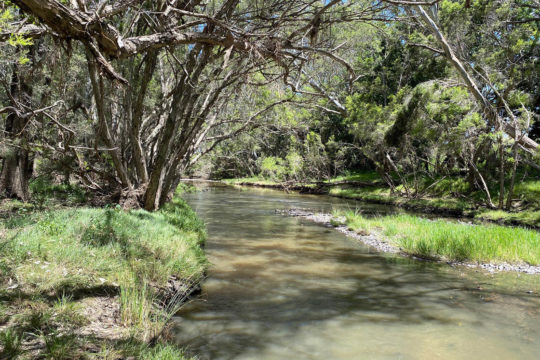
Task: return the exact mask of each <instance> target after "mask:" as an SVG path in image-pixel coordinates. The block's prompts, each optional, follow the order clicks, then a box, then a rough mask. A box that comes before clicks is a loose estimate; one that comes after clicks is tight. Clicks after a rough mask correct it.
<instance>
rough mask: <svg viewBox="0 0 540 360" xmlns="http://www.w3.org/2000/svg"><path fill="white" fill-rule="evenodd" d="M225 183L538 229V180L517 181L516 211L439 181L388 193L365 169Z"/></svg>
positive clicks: (539, 220) (235, 180)
mask: <svg viewBox="0 0 540 360" xmlns="http://www.w3.org/2000/svg"><path fill="white" fill-rule="evenodd" d="M222 181H223V182H224V183H226V184H229V185H238V186H254V187H263V188H273V189H279V190H285V191H298V192H300V193H308V194H317V195H329V196H334V197H338V198H343V199H353V200H360V201H364V202H368V203H373V204H381V205H390V206H396V207H400V208H403V209H407V210H412V211H416V212H422V213H428V214H438V215H444V216H452V217H463V218H470V219H474V220H477V221H484V222H491V223H495V224H499V225H510V226H525V227H529V228H534V229H537V230H538V229H540V203H539V201H540V200H539V198H538V197H539V196H540V193H539V188H540V182H538V181H536V182H534V181H533V182H531V183H530V184H525V183H524V184H520V186H518V187H517V189H516V198H518V199H519V198H522V199H523V200H520V203H521V204H522V205H521V206H520V207H519V211H512V212H510V211H503V210H490V209H488V208H486V207H485V206H482V205H481V204H480V203H479V202H478V201H477V199H474V198H465V197H462V196H455V194H454V193H453V192H452V191H449V190H447V189H441V188H443V186H442V185H439V184H438V186H439V188H437V186H435V187H434V189H432V190H439V191H435V193H433V194H430V195H425V196H423V197H420V198H412V199H411V198H406V197H402V196H397V195H393V194H391V192H390V190H389V189H388V187H387V186H385V185H384V184H382V183H381V181H380V180H379V179H378V178H377V174H374V173H366V174H356V175H351V176H342V177H338V178H334V179H331V180H327V181H318V182H310V183H297V182H276V181H273V180H269V179H264V178H257V177H252V178H239V179H224V180H222Z"/></svg>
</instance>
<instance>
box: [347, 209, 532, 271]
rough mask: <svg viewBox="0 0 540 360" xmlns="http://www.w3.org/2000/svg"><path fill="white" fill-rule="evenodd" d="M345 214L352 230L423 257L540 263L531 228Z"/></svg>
mask: <svg viewBox="0 0 540 360" xmlns="http://www.w3.org/2000/svg"><path fill="white" fill-rule="evenodd" d="M345 218H346V223H347V225H348V226H349V227H350V228H351V229H353V230H355V231H362V232H365V231H370V232H377V233H380V234H381V235H383V236H385V237H387V238H388V239H389V240H390V241H391V242H393V243H394V244H395V245H396V246H399V247H401V248H402V249H403V250H404V251H406V252H408V253H411V254H415V255H419V256H422V257H426V258H445V259H449V260H458V261H482V262H486V261H494V262H510V263H523V262H525V263H528V264H531V265H538V264H540V233H538V232H536V231H534V230H528V229H524V228H511V227H504V226H499V225H472V224H464V223H457V222H452V221H447V220H429V219H425V218H421V217H418V216H413V215H392V216H384V217H375V218H366V217H363V216H362V215H360V214H357V213H354V212H348V213H346V214H345Z"/></svg>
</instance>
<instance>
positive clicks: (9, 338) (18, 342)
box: [0, 329, 22, 359]
mask: <svg viewBox="0 0 540 360" xmlns="http://www.w3.org/2000/svg"><path fill="white" fill-rule="evenodd" d="M0 345H1V347H2V350H1V351H0V359H15V358H17V356H19V355H21V354H22V336H21V334H20V333H19V332H17V331H15V330H13V329H7V330H5V331H3V332H0Z"/></svg>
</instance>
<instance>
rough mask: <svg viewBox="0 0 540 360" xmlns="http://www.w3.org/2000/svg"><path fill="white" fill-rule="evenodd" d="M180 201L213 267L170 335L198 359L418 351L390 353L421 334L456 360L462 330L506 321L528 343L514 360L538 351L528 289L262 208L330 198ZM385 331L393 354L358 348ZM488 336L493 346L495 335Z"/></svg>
mask: <svg viewBox="0 0 540 360" xmlns="http://www.w3.org/2000/svg"><path fill="white" fill-rule="evenodd" d="M188 201H189V202H190V203H191V204H192V205H193V206H194V208H195V209H196V211H198V212H199V214H200V215H201V216H202V217H203V218H204V219H205V220H206V221H207V223H208V228H209V241H208V247H207V250H208V256H209V259H210V261H211V262H212V263H213V267H212V269H211V271H210V274H209V278H208V280H207V282H206V283H205V284H204V285H203V296H202V298H201V299H200V300H197V301H194V302H192V303H191V304H189V305H187V306H186V307H185V308H184V309H183V310H182V312H181V313H180V318H179V320H178V322H177V339H178V341H179V343H180V344H182V345H183V346H185V347H186V349H187V351H188V352H189V353H193V354H197V355H198V356H199V357H200V358H201V359H237V358H261V359H262V358H272V359H273V358H276V359H277V358H280V357H282V358H283V357H285V358H307V359H316V358H325V357H330V358H336V359H337V358H343V359H346V358H349V359H352V358H357V357H355V356H352V355H347V354H362V351H364V354H369V355H371V356H370V358H379V357H380V358H384V356H389V357H390V358H396V357H398V358H422V357H424V358H429V357H430V355H427V354H426V355H424V356H420V355H419V352H418V351H419V350H418V349H417V350H414V351H413V350H411V349H402V348H403V347H404V344H406V343H407V342H408V341H411V340H413V341H414V340H416V339H420V338H421V337H422V338H423V337H425V336H432V339H431V340H430V341H431V343H432V344H433V346H437V344H438V343H442V342H444V343H445V346H447V345H448V346H447V347H446V348H442V350H444V351H447V352H448V353H447V356H442V357H439V358H460V353H459V352H456V351H454V352H452V347H451V346H453V345H452V344H454V345H455V344H458V345H460V344H466V345H463V346H464V347H466V346H472V347H473V348H474V346H475V345H474V344H472V345H470V344H468V343H467V341H468V339H466V338H464V337H467V336H470V335H474V334H476V332H480V331H483V330H485V328H490V327H493V326H497V327H500V328H505V327H506V328H508V327H511V331H510V332H509V333H511V334H513V336H514V339H510V340H511V341H514V340H517V341H519V345H520V346H521V347H527V346H529V347H530V349H525V351H524V353H523V354H522V355H523V356H522V357H521V358H527V355H528V354H534V351H536V350H539V347H538V344H535V340H534V339H535V337H537V336H538V334H539V332H538V331H539V330H540V329H539V326H538V325H537V324H536V322H535V320H534V319H535V318H536V319H537V318H538V312H539V304H540V298H539V297H538V296H537V295H531V294H527V293H526V292H525V291H520V292H518V293H516V290H515V288H514V287H512V286H510V287H508V286H492V285H491V283H492V282H493V278H492V277H489V276H486V275H483V274H474V273H472V274H470V273H463V272H462V271H460V270H456V269H452V268H450V267H448V266H446V265H440V264H433V263H429V262H421V261H415V260H411V259H404V258H399V257H395V256H384V255H381V254H378V253H376V252H373V251H372V250H371V249H370V248H368V247H365V246H363V245H361V244H358V243H356V242H354V241H352V240H350V239H347V238H345V237H344V236H343V235H341V234H340V233H338V232H336V231H333V230H331V229H326V228H324V227H323V226H320V225H316V224H311V223H308V222H306V221H303V220H299V219H294V218H286V217H282V216H280V215H276V214H275V213H274V209H275V208H286V207H298V206H299V205H300V206H303V207H315V208H317V209H319V210H329V208H330V207H332V206H343V204H342V203H339V202H336V201H334V200H329V199H328V198H322V199H314V198H309V197H308V198H301V197H295V196H286V195H283V194H280V193H276V194H274V193H272V196H268V195H265V193H261V192H256V191H253V192H238V191H234V190H228V189H225V190H223V189H221V190H216V191H214V192H204V193H199V194H192V195H191V196H190V198H189V199H188ZM345 206H351V205H350V204H345ZM370 210H373V209H370ZM329 230H330V231H329ZM527 285H528V284H527ZM536 285H538V283H537V282H536ZM539 288H540V287H539ZM504 311H506V313H504ZM535 324H536V325H535ZM456 329H460V330H459V331H461V333H458V334H457V335H456V332H457V330H456ZM394 331H403V332H404V336H403V339H402V340H401V341H403V344H399V341H398V344H396V346H397V347H400V346H401V348H399V350H395V351H394V350H392V351H394V352H390V353H388V352H384V351H383V350H382V349H381V352H380V353H377V354H374V353H373V350H370V352H368V353H366V352H365V351H367V350H366V348H369V347H370V346H374V348H375V349H376V351H378V350H377V344H382V345H385V346H387V342H388V340H384V339H385V337H388V336H392V334H393V332H394ZM445 332H448V335H446V334H445ZM450 332H452V335H451V337H450V338H451V340H448V339H447V337H448V336H450ZM522 332H526V333H527V334H521V333H522ZM516 333H517V334H518V336H516ZM426 334H428V335H426ZM520 334H521V335H520ZM493 336H494V338H495V343H496V342H497V341H499V340H498V338H497V336H501V337H504V336H506V333H505V332H502V333H501V334H498V333H494V334H493ZM423 340H425V339H424V338H423ZM508 340H509V339H506V341H508ZM477 341H478V342H479V344H478V346H480V347H483V346H484V345H490V344H482V340H480V338H479V340H477ZM446 343H448V344H446ZM408 346H410V344H409V345H408ZM441 346H442V345H441ZM349 348H350V349H349ZM442 350H441V351H442ZM480 350H481V349H479V351H480ZM495 350H496V349H495ZM347 351H350V352H347ZM359 351H360V352H359ZM396 351H398V352H396ZM465 351H469V350H467V349H465ZM473 351H474V349H473ZM511 351H514V350H513V349H512V350H511ZM424 352H425V351H424ZM466 354H467V353H464V354H461V355H466ZM468 354H469V355H470V354H471V353H470V352H469V353H468ZM479 354H485V355H487V354H486V353H482V352H479ZM495 354H497V352H495ZM500 354H505V352H504V351H503V352H500ZM379 355H380V356H379ZM383 355H384V356H383ZM398 355H399V356H398ZM490 356H491V355H490ZM501 356H503V355H501ZM465 358H466V356H465ZM477 358H482V356H480V357H477ZM494 358H497V357H494Z"/></svg>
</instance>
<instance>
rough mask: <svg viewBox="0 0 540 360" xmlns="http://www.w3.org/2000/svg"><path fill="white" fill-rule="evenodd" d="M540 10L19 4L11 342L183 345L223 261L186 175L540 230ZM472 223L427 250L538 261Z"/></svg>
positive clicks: (0, 289) (3, 176)
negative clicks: (208, 252)
mask: <svg viewBox="0 0 540 360" xmlns="http://www.w3.org/2000/svg"><path fill="white" fill-rule="evenodd" d="M538 9H539V6H538V0H470V1H469V0H434V1H427V2H426V1H401V0H380V1H372V0H351V1H340V0H329V1H320V0H271V1H270V0H269V1H252V0H216V1H201V0H190V1H176V0H167V1H165V0H156V1H142V0H141V1H116V2H113V1H107V0H77V1H65V0H40V1H35V0H9V1H1V2H0V50H1V51H0V83H1V86H0V104H1V106H0V201H1V203H0V204H1V205H0V213H1V215H2V217H3V218H2V223H1V225H0V235H1V240H0V241H1V242H0V270H1V272H0V329H1V330H0V331H1V336H0V348H1V351H2V356H4V357H6V356H7V357H15V356H19V357H23V358H24V357H33V356H39V357H43V358H56V359H58V358H70V359H71V358H77V357H80V358H88V357H89V358H92V357H93V358H114V359H116V358H128V357H139V358H149V359H151V358H155V359H159V358H162V359H166V358H177V357H181V355H180V353H179V350H178V349H176V348H175V347H172V346H170V345H167V344H166V342H163V341H164V340H166V339H167V331H166V328H167V327H166V326H165V325H166V324H167V322H168V320H169V318H170V316H171V314H173V313H174V312H175V309H176V305H177V304H178V303H180V302H181V301H180V300H181V299H183V298H184V296H185V295H187V294H189V292H190V291H192V290H193V287H192V286H191V284H193V285H194V286H195V285H196V284H197V282H198V281H199V280H200V278H201V277H202V274H203V273H204V269H205V266H206V263H205V260H204V255H203V252H202V250H201V245H202V242H203V241H204V236H205V235H204V226H203V224H202V222H200V221H199V220H198V219H197V217H196V215H195V214H194V213H193V211H192V210H191V209H190V208H189V207H188V206H187V205H186V204H185V203H184V202H183V201H182V200H181V199H180V198H179V197H178V194H177V193H176V191H177V188H178V184H179V183H180V181H181V178H182V177H188V176H189V177H192V176H202V177H210V178H214V179H238V178H250V179H249V180H230V182H233V183H234V182H237V183H246V182H250V183H261V182H264V185H265V186H277V187H284V188H286V189H294V188H296V189H298V190H301V191H306V192H313V193H328V194H330V195H334V196H340V197H348V198H354V199H359V200H363V201H373V202H380V203H384V204H389V205H399V206H403V207H407V208H412V209H415V210H420V211H429V212H438V213H442V214H452V215H457V216H468V217H474V218H476V219H478V220H490V221H497V222H501V223H505V224H513V225H519V226H527V227H530V228H538V226H539V222H540V221H539V220H540V219H539V217H540V203H539V202H540V191H539V190H540V165H539V164H540V150H539V147H538V140H539V139H540V116H539V114H538V109H540V91H539V86H538V85H539V84H540V72H539V71H538V58H539V56H540V46H539V44H540V42H539V41H538V39H539V33H540V32H539V28H538V26H539V22H538V17H539V15H538ZM143 209H144V210H143ZM358 221H360V220H358ZM362 221H364V220H362ZM365 221H366V224H367V223H369V221H371V220H369V221H368V220H365ZM377 221H380V222H381V223H380V224H379V225H373V226H376V227H377V226H383V220H377ZM388 221H389V222H396V224H397V223H399V224H402V225H400V226H401V227H400V231H403V232H404V234H403V236H405V237H407V238H409V239H411V238H412V237H413V235H414V236H416V235H418V234H420V230H418V232H416V233H414V234H412V233H410V234H409V235H406V233H407V231H408V230H407V226H409V228H410V229H412V228H416V227H415V226H417V225H418V224H417V223H420V222H421V221H420V220H417V219H415V218H401V220H400V219H397V218H396V219H390V220H388ZM405 223H409V225H407V226H406V225H405ZM441 224H446V223H441ZM413 225H414V226H413ZM366 226H367V225H366ZM370 226H371V225H370ZM384 226H390V225H389V223H386V222H384ZM396 226H397V225H396ZM418 226H419V225H418ZM426 226H427V225H426ZM441 226H443V225H441ZM446 226H447V225H444V227H446ZM410 229H409V230H410ZM418 229H419V228H418ZM471 229H474V232H481V233H482V234H484V235H481V236H480V235H478V236H479V237H477V235H470V234H469V233H468V231H464V230H463V231H462V228H453V227H451V225H448V233H450V232H452V231H456V233H459V234H461V236H463V237H464V238H463V239H461V240H459V239H456V238H455V237H454V236H453V235H448V236H447V235H444V236H443V235H441V236H439V237H434V238H431V237H428V238H426V239H425V240H422V239H416V240H419V241H420V242H419V243H418V244H422V246H421V249H416V250H414V251H417V252H422V251H423V252H425V253H426V254H428V255H430V256H431V255H434V254H435V253H437V254H438V255H441V256H447V255H448V256H449V255H450V253H452V252H454V253H455V254H458V255H459V254H462V256H467V257H471V258H476V257H478V258H482V259H484V258H488V257H494V259H495V258H497V259H499V258H500V259H507V260H508V261H518V260H519V261H528V262H531V263H532V262H534V261H536V260H535V257H534V256H532V257H530V256H528V255H527V253H528V252H531V251H532V252H533V253H534V251H536V253H538V248H537V243H535V240H534V239H535V236H533V235H528V234H531V233H530V232H527V231H525V230H523V231H522V230H516V231H515V236H514V237H512V238H509V240H508V241H510V242H512V241H511V240H510V239H514V240H515V241H513V243H519V242H520V240H519V239H518V238H516V236H520V237H523V238H524V239H529V237H530V236H532V238H531V239H532V240H531V241H529V240H524V241H523V244H522V245H520V247H518V248H515V249H514V248H512V247H509V248H504V247H499V246H498V245H497V247H493V248H490V247H489V246H487V245H485V243H486V242H487V241H488V240H487V239H488V238H489V237H493V238H494V239H497V240H494V241H493V242H494V244H503V243H504V240H503V237H504V236H506V235H508V231H510V230H508V231H507V230H504V228H501V227H487V228H485V229H486V230H480V229H484V228H483V227H480V226H479V227H474V228H473V227H471ZM445 234H446V233H445ZM497 234H501V235H500V236H499V235H497ZM503 235H504V236H503ZM510 235H511V234H510ZM510 235H509V236H510ZM405 237H404V238H405ZM480 238H481V239H483V240H480ZM428 239H431V240H428ZM447 239H449V241H450V243H449V244H448V245H446V244H445V241H446V240H447ZM467 239H469V240H467ZM458 240H459V241H458ZM422 241H423V242H422ZM460 241H461V242H460ZM452 244H454V245H452ZM480 244H484V245H480ZM535 244H536V245H535ZM411 246H413V245H412V243H411ZM414 246H416V245H414ZM493 246H495V245H493ZM535 246H536V248H535ZM453 247H455V248H454V250H452V248H453ZM469 248H470V249H469ZM518 249H519V250H518ZM504 252H509V253H508V254H506V255H505V254H504ZM439 253H440V254H439ZM111 319H112V320H114V321H112V320H111Z"/></svg>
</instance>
